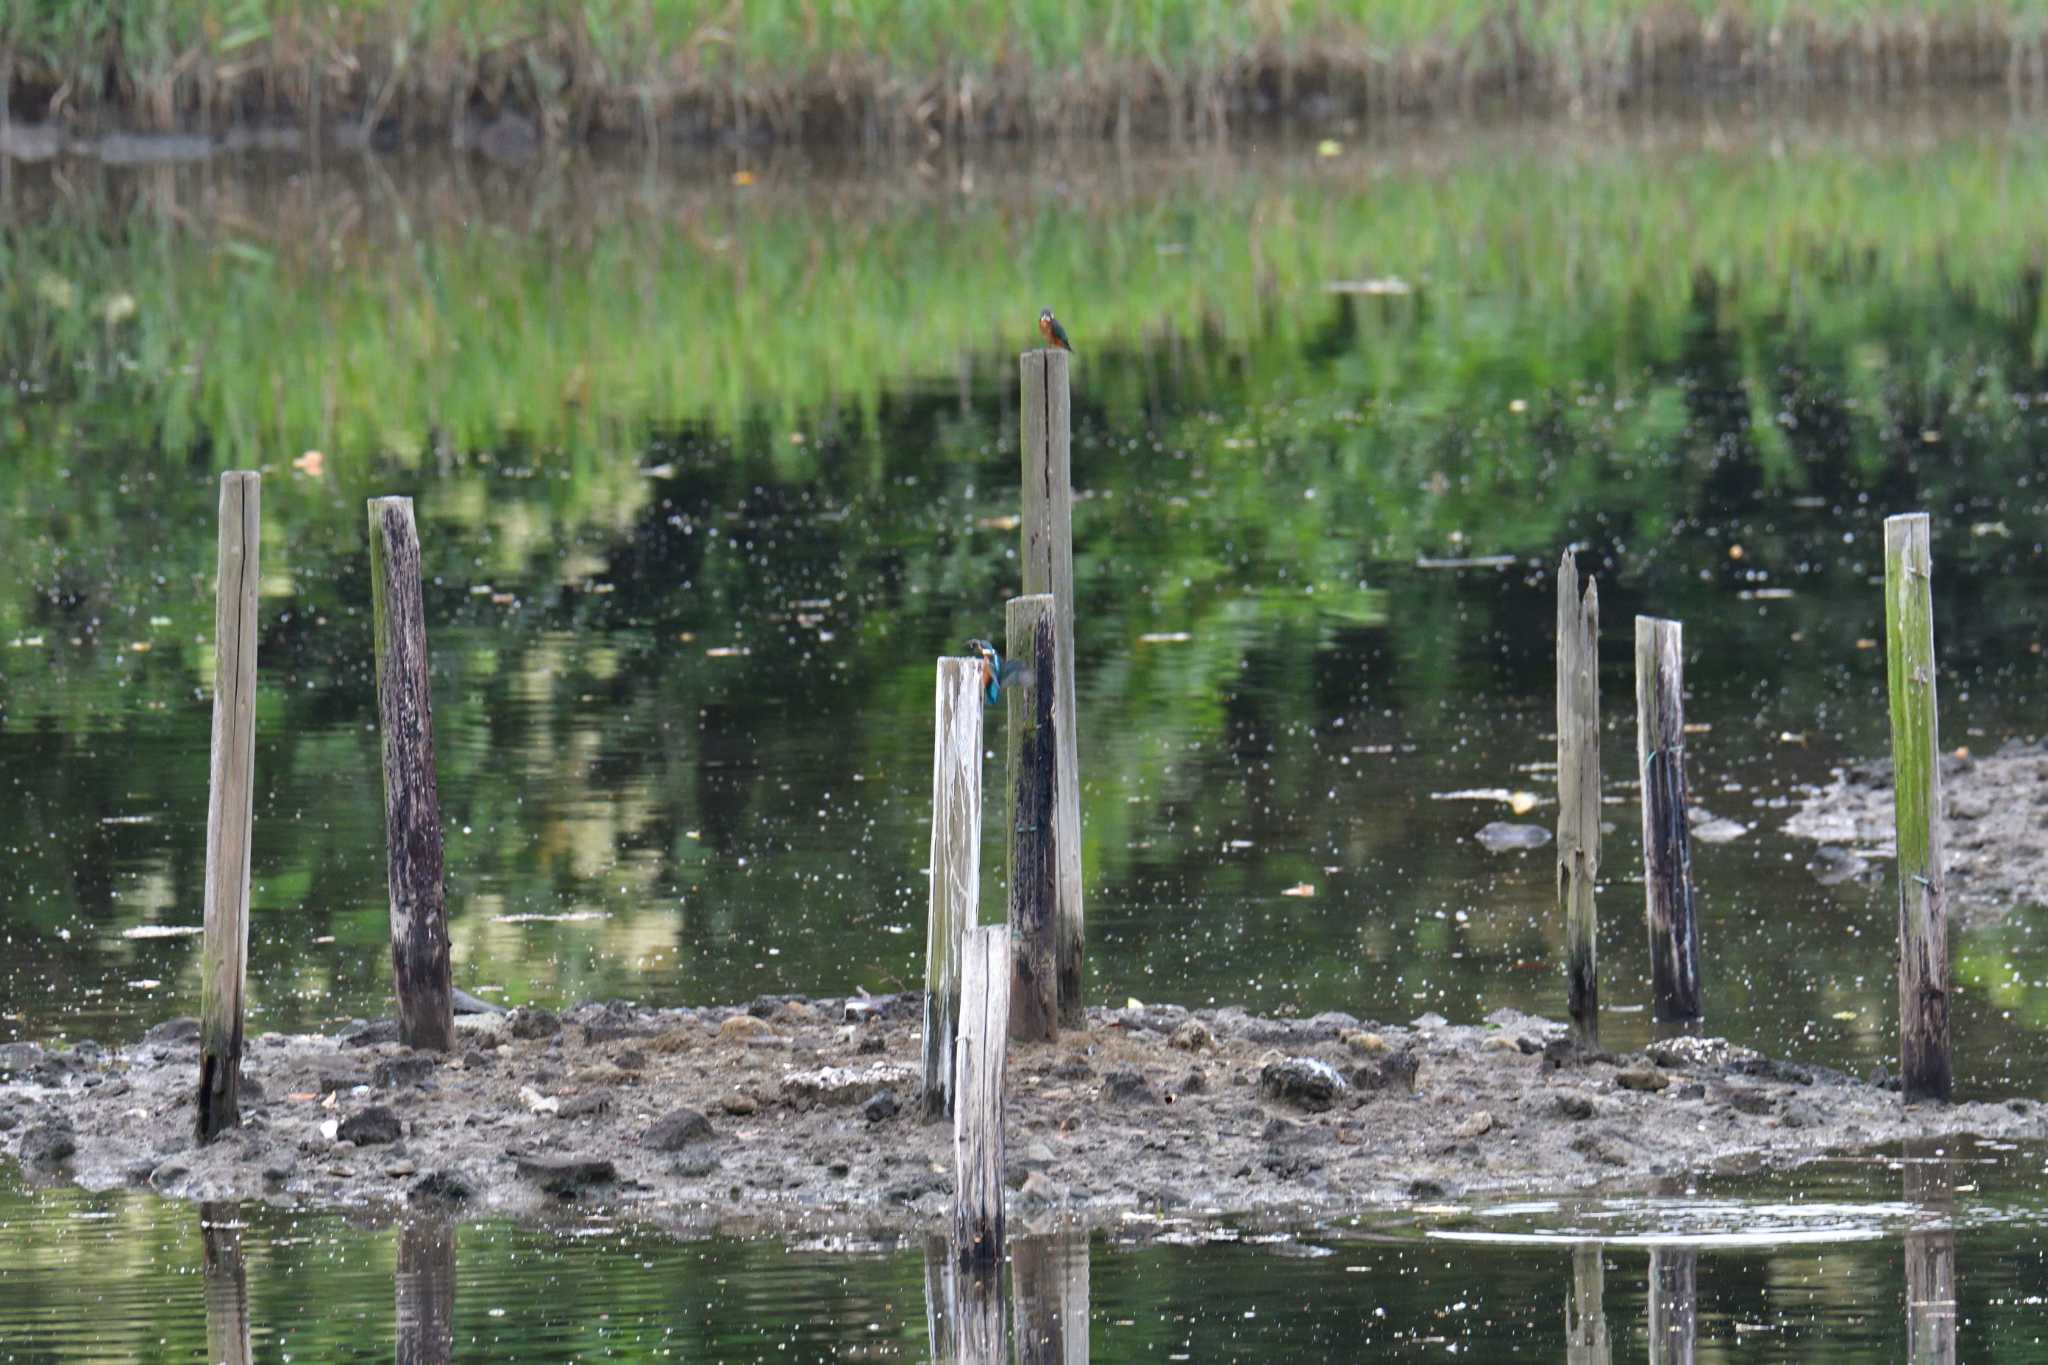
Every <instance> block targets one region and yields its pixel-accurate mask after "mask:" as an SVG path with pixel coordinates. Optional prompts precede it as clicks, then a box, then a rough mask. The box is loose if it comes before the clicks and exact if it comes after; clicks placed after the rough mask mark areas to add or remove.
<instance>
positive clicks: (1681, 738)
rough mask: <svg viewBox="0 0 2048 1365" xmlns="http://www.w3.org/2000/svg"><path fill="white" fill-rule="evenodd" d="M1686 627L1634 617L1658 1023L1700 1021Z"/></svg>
mask: <svg viewBox="0 0 2048 1365" xmlns="http://www.w3.org/2000/svg"><path fill="white" fill-rule="evenodd" d="M1682 632H1683V627H1681V626H1680V625H1679V623H1678V622H1676V621H1660V620H1657V619H1655V618H1653V617H1649V616H1638V617H1637V618H1636V758H1637V762H1638V767H1639V769H1640V771H1641V774H1642V781H1643V896H1644V900H1645V902H1646V905H1647V908H1648V912H1649V921H1650V999H1651V1008H1652V1013H1653V1017H1654V1018H1655V1019H1656V1020H1657V1021H1658V1022H1660V1023H1689V1022H1691V1021H1693V1020H1697V1019H1698V1018H1699V1017H1700V927H1699V918H1698V913H1697V911H1696V909H1695V907H1694V903H1693V887H1692V834H1691V831H1690V829H1689V827H1688V826H1687V824H1686V814H1685V812H1686V806H1687V800H1688V792H1687V789H1686V785H1685V701H1684V695H1685V663H1684V654H1683V649H1682V645H1683V639H1682Z"/></svg>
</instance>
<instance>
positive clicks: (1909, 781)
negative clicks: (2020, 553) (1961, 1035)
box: [1884, 512, 1954, 1104]
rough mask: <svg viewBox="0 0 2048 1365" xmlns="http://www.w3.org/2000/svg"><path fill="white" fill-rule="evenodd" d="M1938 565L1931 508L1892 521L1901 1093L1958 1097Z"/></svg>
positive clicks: (1888, 596) (1889, 588)
mask: <svg viewBox="0 0 2048 1365" xmlns="http://www.w3.org/2000/svg"><path fill="white" fill-rule="evenodd" d="M1933 575H1934V561H1933V556H1932V554H1931V552H1930V551H1929V548H1928V525H1927V514H1926V513H1925V512H1915V513H1912V514H1911V515H1908V516H1902V517H1886V518H1885V522H1884V603H1885V609H1884V621H1885V679H1886V682H1887V684H1888V686H1889V690H1890V692H1891V713H1892V773H1893V783H1892V791H1893V800H1894V802H1895V803H1896V804H1895V807H1894V809H1895V812H1896V819H1897V822H1898V850H1899V1089H1900V1091H1901V1092H1902V1093H1903V1095H1904V1096H1905V1099H1906V1101H1907V1103H1909V1104H1910V1103H1912V1102H1913V1101H1915V1100H1938V1101H1940V1102H1942V1103H1944V1104H1946V1103H1947V1102H1948V1098H1949V1092H1950V1089H1951V1086H1952V1084H1953V1080H1954V1076H1953V1073H1952V1072H1951V1070H1950V1064H1949V1026H1948V1001H1949V974H1948V883H1947V877H1946V875H1945V873H1944V866H1945V864H1946V861H1947V859H1946V853H1947V839H1946V837H1945V835H1944V832H1943V829H1942V810H1941V763H1940V755H1941V740H1940V736H1939V733H1938V729H1939V727H1938V726H1937V724H1936V717H1935V709H1936V708H1935V689H1934V586H1933Z"/></svg>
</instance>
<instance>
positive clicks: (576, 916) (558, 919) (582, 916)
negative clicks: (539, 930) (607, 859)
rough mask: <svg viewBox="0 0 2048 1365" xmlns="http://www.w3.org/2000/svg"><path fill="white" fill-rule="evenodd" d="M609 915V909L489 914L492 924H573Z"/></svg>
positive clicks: (608, 917) (605, 917)
mask: <svg viewBox="0 0 2048 1365" xmlns="http://www.w3.org/2000/svg"><path fill="white" fill-rule="evenodd" d="M611 917H612V914H611V911H609V910H568V911H564V912H563V913H562V914H559V915H543V914H538V913H530V914H519V915H493V916H491V923H493V924H575V923H578V922H580V921H583V920H591V919H610V918H611Z"/></svg>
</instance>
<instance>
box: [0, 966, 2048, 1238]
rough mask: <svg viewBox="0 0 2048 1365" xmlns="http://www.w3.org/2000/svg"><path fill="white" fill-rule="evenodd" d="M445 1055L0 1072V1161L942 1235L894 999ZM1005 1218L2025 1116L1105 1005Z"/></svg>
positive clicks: (1995, 1130)
mask: <svg viewBox="0 0 2048 1365" xmlns="http://www.w3.org/2000/svg"><path fill="white" fill-rule="evenodd" d="M460 1024H461V1034H462V1047H461V1048H460V1049H459V1050H458V1051H456V1052H455V1053H453V1054H449V1055H445V1056H444V1055H439V1054H429V1053H420V1052H413V1051H410V1050H408V1049H405V1048H402V1047H400V1046H399V1045H398V1044H397V1042H396V1041H395V1040H394V1038H393V1033H394V1030H395V1025H393V1024H391V1023H388V1022H380V1023H375V1024H359V1025H352V1026H351V1027H350V1028H348V1029H346V1030H344V1031H343V1032H342V1033H340V1034H339V1035H337V1036H333V1037H319V1036H297V1035H280V1034H266V1035H264V1036H262V1037H260V1038H258V1039H256V1040H255V1042H254V1044H253V1046H252V1047H251V1048H250V1049H249V1054H248V1058H247V1062H246V1068H245V1071H246V1075H247V1077H248V1079H247V1080H246V1081H245V1082H244V1087H243V1105H244V1114H245V1121H244V1123H243V1125H242V1127H241V1128H240V1129H238V1130H236V1131H233V1132H230V1133H228V1134H226V1135H224V1136H223V1137H221V1138H220V1139H218V1140H217V1141H215V1142H214V1143H212V1144H210V1145H208V1146H206V1147H200V1146H197V1145H196V1144H195V1143H194V1142H193V1140H192V1125H193V1089H194V1085H195V1079H196V1076H197V1066H198V1063H197V1045H196V1036H197V1029H196V1025H195V1024H194V1023H193V1022H192V1021H190V1020H172V1021H169V1022H167V1023H164V1024H160V1025H158V1026H157V1027H156V1028H153V1029H151V1030H150V1031H149V1033H148V1034H147V1035H146V1036H145V1037H144V1038H143V1039H142V1040H140V1041H139V1042H136V1043H134V1044H132V1045H130V1046H126V1047H122V1048H117V1049H108V1048H101V1047H98V1046H95V1045H92V1044H80V1045H78V1046H77V1047H74V1048H71V1049H68V1050H63V1051H55V1050H49V1049H45V1048H43V1047H41V1046H39V1045H37V1044H34V1043H11V1044H6V1045H0V1143H4V1150H5V1151H6V1152H7V1153H8V1154H9V1155H11V1156H13V1157H15V1158H16V1159H17V1160H18V1161H19V1162H20V1163H21V1165H22V1167H23V1169H24V1171H25V1173H27V1175H28V1176H29V1178H30V1179H32V1180H41V1181H70V1182H74V1183H76V1184H79V1185H82V1186H85V1187H87V1188H92V1189H109V1188H118V1187H124V1186H135V1187H144V1188H152V1189H155V1190H158V1191H160V1192H162V1193H164V1194H167V1195H171V1196H174V1197H180V1198H187V1199H194V1200H206V1199H232V1198H254V1199H266V1200H269V1201H272V1202H277V1203H284V1204H296V1205H308V1206H333V1207H344V1208H347V1207H354V1208H367V1209H375V1208H378V1207H393V1206H399V1205H405V1204H418V1203H423V1202H426V1201H437V1202H439V1203H440V1204H443V1205H452V1206H455V1207H456V1208H458V1209H459V1210H460V1211H461V1212H460V1214H458V1216H484V1215H500V1216H515V1217H517V1216H545V1215H546V1214H547V1213H548V1212H549V1211H550V1210H559V1209H562V1208H564V1207H565V1206H566V1207H570V1208H575V1209H579V1210H587V1209H591V1208H603V1209H606V1210H609V1211H613V1212H617V1213H619V1214H622V1215H624V1216H628V1217H634V1218H639V1219H645V1220H647V1221H649V1222H652V1223H656V1224H661V1225H669V1226H698V1227H701V1226H706V1225H718V1226H737V1225H743V1224H744V1225H748V1226H784V1227H800V1226H803V1225H806V1224H813V1225H815V1224H819V1223H829V1222H846V1221H849V1220H851V1221H856V1222H859V1223H862V1224H865V1225H868V1226H871V1227H874V1228H877V1229H883V1228H891V1229H898V1230H903V1231H910V1230H916V1229H921V1228H922V1229H931V1228H937V1227H938V1226H940V1225H941V1223H942V1220H943V1217H944V1214H945V1212H946V1210H947V1208H948V1205H949V1201H950V1197H951V1187H952V1174H951V1172H952V1148H951V1127H950V1125H944V1124H940V1125H927V1124H924V1123H921V1122H920V1121H919V1120H918V1119H917V1118H916V1117H915V1114H914V1108H913V1104H912V1100H913V1099H914V1096H915V1093H916V1090H917V1069H916V1068H917V1059H918V1038H917V1001H916V1000H915V999H914V998H912V997H895V998H886V999H867V998H861V999H856V1000H852V1001H844V1000H803V999H773V1000H766V999H764V1000H758V1001H755V1002H753V1003H752V1004H751V1005H748V1006H744V1007H735V1008H705V1009H679V1010H642V1009H636V1008H632V1007H629V1006H624V1005H618V1004H609V1005H585V1006H581V1007H578V1008H576V1009H573V1010H570V1011H568V1012H567V1013H565V1014H562V1015H560V1016H557V1015H554V1014H550V1013H548V1012H546V1011H543V1010H537V1009H522V1010H518V1011H515V1012H513V1013H511V1014H498V1015H472V1016H464V1017H463V1018H462V1019H461V1020H460ZM1008 1096H1009V1100H1008V1119H1007V1128H1008V1155H1009V1170H1008V1173H1007V1174H1008V1183H1009V1186H1010V1188H1011V1191H1012V1193H1011V1196H1010V1198H1011V1207H1012V1210H1013V1215H1012V1216H1013V1219H1015V1220H1017V1221H1018V1222H1019V1223H1021V1224H1022V1225H1024V1226H1029V1225H1031V1224H1032V1223H1034V1222H1038V1221H1041V1220H1051V1219H1061V1220H1067V1221H1078V1222H1080V1223H1084V1224H1087V1223H1101V1222H1109V1221H1113V1220H1117V1219H1119V1218H1121V1217H1122V1216H1123V1215H1124V1214H1126V1213H1127V1212H1130V1211H1133V1210H1143V1211H1151V1212H1164V1211H1178V1212H1180V1213H1183V1214H1202V1213H1248V1214H1256V1213H1278V1212H1284V1211H1287V1210H1290V1209H1301V1208H1312V1209H1314V1210H1315V1211H1316V1212H1317V1214H1319V1215H1322V1216H1328V1215H1333V1214H1337V1213H1342V1212H1344V1211H1346V1210H1363V1209H1369V1208H1373V1207H1384V1206H1387V1205H1392V1204H1401V1203H1409V1202H1413V1201H1416V1200H1420V1199H1438V1198H1444V1197H1456V1196H1458V1195H1461V1194H1467V1193H1476V1192H1481V1191H1507V1190H1541V1191H1547V1192H1559V1191H1565V1190H1570V1189H1575V1188H1590V1187H1594V1186H1601V1187H1610V1188H1614V1187H1619V1188H1626V1187H1628V1186H1631V1185H1647V1184H1648V1183H1649V1182H1650V1181H1651V1180H1652V1179H1653V1178H1655V1177H1663V1176H1670V1175H1676V1174H1680V1173H1683V1172H1690V1171H1706V1170H1710V1169H1714V1168H1722V1167H1727V1166H1730V1165H1735V1164H1751V1163H1776V1164H1783V1165H1790V1164H1796V1163H1798V1162H1801V1161H1804V1160H1808V1159H1811V1158H1814V1157H1817V1156H1820V1155H1822V1154H1825V1153H1830V1152H1838V1151H1845V1150H1854V1149H1859V1148H1866V1147H1870V1146H1873V1145H1878V1144H1886V1143H1892V1142H1897V1141H1900V1140H1905V1139H1914V1138H1930V1137H1945V1136H1951V1135H1962V1134H1971V1135H1977V1136H1981V1137H1984V1138H1991V1139H2010V1138H2030V1137H2032V1138H2039V1137H2048V1108H2044V1107H2043V1106H2042V1105H2041V1104H2039V1103H2037V1102H2035V1101H2033V1100H2026V1099H2012V1100H2006V1101H2001V1102H1997V1103H1974V1104H1961V1105H1956V1106H1953V1107H1950V1108H1940V1107H1933V1106H1917V1107H1914V1108H1910V1109H1908V1108H1905V1107H1904V1106H1903V1105H1902V1104H1901V1102H1900V1099H1899V1095H1898V1093H1897V1092H1896V1091H1895V1090H1888V1089H1886V1088H1884V1087H1883V1086H1881V1085H1878V1084H1872V1083H1868V1082H1865V1081H1861V1080H1856V1079H1853V1078H1851V1077H1848V1076H1845V1075H1842V1074H1840V1073H1837V1072H1831V1071H1827V1070H1823V1069H1820V1068H1815V1067H1808V1066H1803V1065H1799V1064H1796V1063H1789V1062H1784V1061H1777V1060H1773V1059H1770V1058H1767V1057H1764V1056H1762V1055H1760V1054H1758V1053H1755V1052H1752V1051H1749V1050H1747V1049H1744V1048H1740V1047H1734V1046H1730V1045H1729V1044H1727V1043H1725V1042H1723V1041H1721V1040H1718V1039H1705V1040H1702V1039H1687V1040H1680V1041H1676V1042H1671V1043H1663V1044H1657V1045H1653V1046H1652V1047H1651V1048H1650V1049H1649V1050H1648V1052H1646V1053H1636V1054H1630V1055H1626V1056H1613V1055H1610V1054H1604V1053H1602V1054H1590V1055H1589V1054H1583V1053H1579V1052H1575V1051H1574V1050H1573V1049H1572V1047H1571V1046H1570V1044H1569V1043H1568V1042H1567V1041H1566V1040H1565V1038H1564V1035H1563V1028H1562V1026H1561V1025H1559V1024H1555V1023H1551V1022H1549V1021H1546V1020H1542V1019H1538V1018H1533V1017H1531V1016H1528V1015H1522V1014H1517V1013H1514V1012H1511V1011H1500V1012H1497V1013H1496V1014H1494V1015H1492V1016H1490V1017H1489V1019H1488V1020H1487V1021H1486V1023H1484V1024H1478V1025H1453V1024H1448V1023H1445V1022H1444V1021H1443V1020H1441V1019H1438V1018H1436V1017H1434V1016H1424V1017H1422V1018H1421V1019H1418V1020H1415V1021H1413V1022H1411V1023H1410V1024H1407V1025H1404V1026H1380V1025H1372V1024H1365V1023H1361V1022H1360V1021H1358V1020H1356V1019H1353V1018H1352V1017H1350V1016H1349V1015H1344V1014H1324V1015H1319V1016H1316V1017H1315V1018H1312V1019H1262V1018H1256V1017H1252V1016H1249V1015H1247V1014H1245V1013H1244V1012H1242V1011H1240V1010H1234V1009H1223V1010H1202V1011H1196V1012H1190V1011H1187V1010H1184V1009H1180V1008H1177V1007H1171V1006H1167V1007H1149V1008H1132V1009H1127V1010H1096V1011H1093V1012H1092V1013H1091V1017H1090V1028H1089V1031H1088V1032H1087V1034H1086V1035H1085V1036H1078V1035H1069V1036H1067V1037H1064V1038H1063V1039H1062V1040H1061V1041H1060V1042H1059V1043H1058V1044H1056V1045H1050V1046H1036V1047H1018V1046H1013V1047H1012V1049H1011V1052H1010V1065H1009V1072H1008Z"/></svg>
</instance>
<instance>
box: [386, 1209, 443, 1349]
mask: <svg viewBox="0 0 2048 1365" xmlns="http://www.w3.org/2000/svg"><path fill="white" fill-rule="evenodd" d="M393 1291H394V1296H395V1298H396V1303H395V1304H394V1306H393V1313H394V1316H395V1317H396V1319H397V1324H396V1325H397V1329H398V1330H397V1332H396V1333H395V1335H396V1337H397V1339H398V1343H397V1344H398V1349H397V1351H396V1352H395V1353H394V1354H395V1355H396V1357H397V1360H398V1365H447V1362H449V1361H450V1360H453V1359H454V1358H455V1222H454V1220H453V1219H452V1218H448V1217H435V1216H432V1215H423V1216H414V1217H409V1218H407V1219H405V1220H404V1221H403V1222H402V1223H400V1224H399V1227H398V1273H397V1275H395V1276H394V1277H393Z"/></svg>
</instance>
